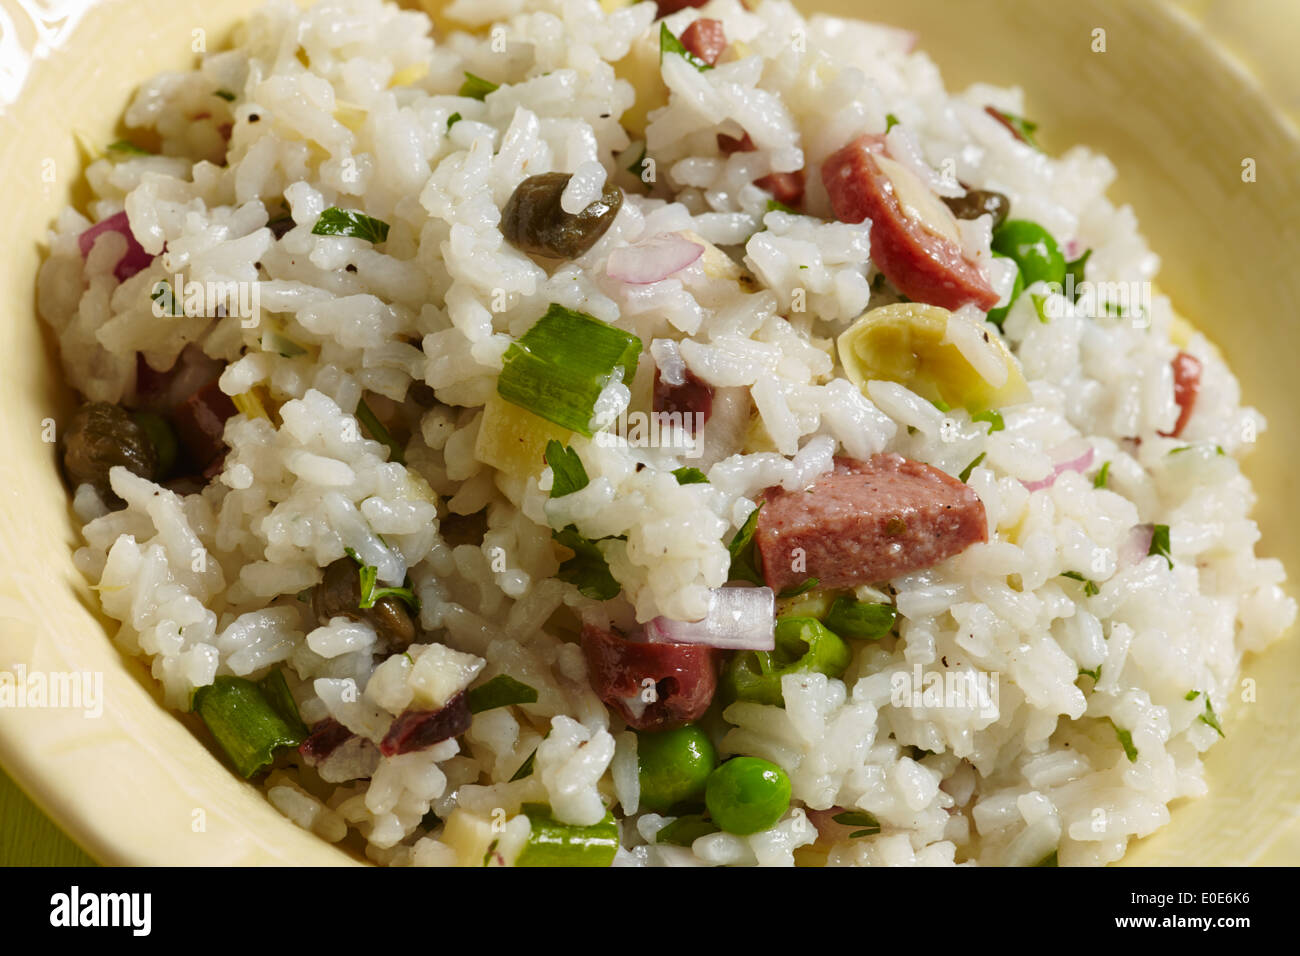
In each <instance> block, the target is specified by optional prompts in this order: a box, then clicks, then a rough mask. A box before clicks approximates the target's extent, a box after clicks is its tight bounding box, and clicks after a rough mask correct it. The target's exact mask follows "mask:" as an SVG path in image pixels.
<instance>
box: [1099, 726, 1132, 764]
mask: <svg viewBox="0 0 1300 956" xmlns="http://www.w3.org/2000/svg"><path fill="white" fill-rule="evenodd" d="M1106 719H1107V720H1110V718H1109V717H1107V718H1106ZM1110 725H1111V726H1112V727H1114V728H1115V736H1116V737H1118V738H1119V745H1120V746H1121V747H1123V748H1124V756H1125V757H1128V762H1129V763H1137V759H1138V749H1137V748H1136V747H1134V746H1133V734H1131V733H1130V732H1129V731H1127V730H1120V728H1119V727H1118V726H1117V725H1116V724H1115V721H1113V720H1111V721H1110Z"/></svg>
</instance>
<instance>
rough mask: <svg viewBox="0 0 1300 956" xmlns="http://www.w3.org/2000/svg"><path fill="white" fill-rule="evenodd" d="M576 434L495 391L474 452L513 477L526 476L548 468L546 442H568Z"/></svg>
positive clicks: (480, 458)
mask: <svg viewBox="0 0 1300 956" xmlns="http://www.w3.org/2000/svg"><path fill="white" fill-rule="evenodd" d="M572 437H573V433H572V432H570V431H568V430H567V429H564V428H561V427H560V426H559V425H555V424H552V423H551V422H548V421H547V420H546V419H544V418H542V417H540V416H538V415H534V414H533V413H532V412H530V411H528V410H527V409H524V408H520V407H519V406H518V405H512V404H511V403H509V402H507V401H506V400H505V399H503V398H502V397H501V396H500V395H497V394H495V393H494V394H493V395H492V397H491V398H489V399H488V400H487V404H485V405H484V406H483V420H482V421H481V422H480V423H479V429H478V438H477V440H476V441H475V443H474V454H475V456H476V457H477V458H478V459H479V461H482V462H485V463H486V464H489V465H491V466H492V467H493V468H496V469H497V470H498V471H501V472H504V473H505V474H507V475H509V476H510V477H512V478H519V479H527V478H531V477H532V476H534V475H538V474H541V471H542V469H543V468H545V467H546V460H545V455H546V443H547V442H548V441H550V440H551V439H552V438H554V439H555V440H556V441H558V442H561V443H563V444H565V445H567V444H568V443H569V441H570V439H571V438H572Z"/></svg>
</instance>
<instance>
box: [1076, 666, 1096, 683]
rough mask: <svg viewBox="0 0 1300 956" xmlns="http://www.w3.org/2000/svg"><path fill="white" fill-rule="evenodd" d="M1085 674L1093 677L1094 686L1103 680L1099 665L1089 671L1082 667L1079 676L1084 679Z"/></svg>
mask: <svg viewBox="0 0 1300 956" xmlns="http://www.w3.org/2000/svg"><path fill="white" fill-rule="evenodd" d="M1084 674H1087V675H1088V676H1089V677H1091V678H1092V682H1093V683H1094V684H1095V683H1097V681H1099V680H1101V665H1100V664H1098V665H1097V666H1096V667H1094V668H1093V669H1092V670H1088V669H1087V668H1086V667H1080V668H1079V676H1080V677H1082V676H1083V675H1084Z"/></svg>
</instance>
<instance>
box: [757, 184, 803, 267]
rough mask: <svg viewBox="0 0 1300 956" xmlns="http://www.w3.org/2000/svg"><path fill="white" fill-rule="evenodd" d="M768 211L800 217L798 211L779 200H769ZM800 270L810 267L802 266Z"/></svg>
mask: <svg viewBox="0 0 1300 956" xmlns="http://www.w3.org/2000/svg"><path fill="white" fill-rule="evenodd" d="M767 211H768V212H783V213H785V214H786V215H789V216H797V215H799V212H798V210H796V209H793V208H791V207H790V206H787V205H786V204H785V203H783V202H781V200H779V199H769V200H768V201H767ZM799 268H800V269H807V268H808V267H807V266H800V267H799Z"/></svg>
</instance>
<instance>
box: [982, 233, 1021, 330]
mask: <svg viewBox="0 0 1300 956" xmlns="http://www.w3.org/2000/svg"><path fill="white" fill-rule="evenodd" d="M993 256H994V258H996V259H1010V258H1011V257H1010V256H1008V255H1004V254H1003V253H1001V252H998V251H997V250H996V249H994V250H993ZM1024 291H1025V277H1024V276H1023V275H1021V273H1020V267H1019V266H1016V281H1015V284H1014V285H1013V286H1012V287H1011V298H1009V299H1007V304H1006V305H1003V306H999V307H998V308H996V309H991V310H990V311H989V314H988V320H989V321H990V322H992V323H993V324H994V325H996V326H997V327H998V328H1002V323H1003V322H1005V321H1006V320H1007V313H1008V312H1010V311H1011V307H1012V306H1013V305H1015V304H1016V299H1018V298H1020V293H1022V292H1024Z"/></svg>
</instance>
